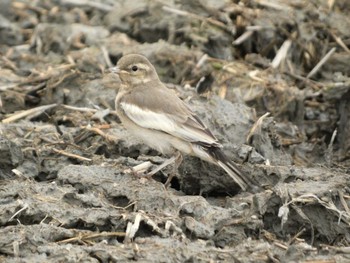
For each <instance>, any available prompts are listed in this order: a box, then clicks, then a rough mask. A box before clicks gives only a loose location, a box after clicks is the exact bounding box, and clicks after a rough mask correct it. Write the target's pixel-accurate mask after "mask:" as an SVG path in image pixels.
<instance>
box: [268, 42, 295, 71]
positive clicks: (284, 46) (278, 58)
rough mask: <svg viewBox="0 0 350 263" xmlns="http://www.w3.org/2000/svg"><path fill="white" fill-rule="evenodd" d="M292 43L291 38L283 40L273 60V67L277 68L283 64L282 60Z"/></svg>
mask: <svg viewBox="0 0 350 263" xmlns="http://www.w3.org/2000/svg"><path fill="white" fill-rule="evenodd" d="M291 45H292V40H290V39H287V40H286V41H284V42H283V44H282V46H281V47H280V49H279V50H278V52H277V54H276V56H275V58H274V59H273V60H272V62H271V66H272V67H273V68H277V67H278V66H279V65H280V64H281V62H282V61H283V60H284V59H285V58H286V56H287V54H288V51H289V49H290V47H291Z"/></svg>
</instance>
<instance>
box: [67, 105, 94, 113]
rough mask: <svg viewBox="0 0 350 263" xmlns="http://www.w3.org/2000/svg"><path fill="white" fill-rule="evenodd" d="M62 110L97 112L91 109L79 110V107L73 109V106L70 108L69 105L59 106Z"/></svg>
mask: <svg viewBox="0 0 350 263" xmlns="http://www.w3.org/2000/svg"><path fill="white" fill-rule="evenodd" d="M61 106H62V107H63V108H65V109H67V110H74V111H82V112H93V113H95V112H97V111H98V110H96V109H91V108H81V107H74V106H70V105H64V104H62V105H61Z"/></svg>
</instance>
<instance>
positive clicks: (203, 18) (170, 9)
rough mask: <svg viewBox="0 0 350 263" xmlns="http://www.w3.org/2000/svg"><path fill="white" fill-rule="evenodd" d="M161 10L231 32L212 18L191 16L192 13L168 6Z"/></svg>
mask: <svg viewBox="0 0 350 263" xmlns="http://www.w3.org/2000/svg"><path fill="white" fill-rule="evenodd" d="M162 9H163V10H164V11H167V12H169V13H173V14H176V15H179V16H186V17H190V18H194V19H197V20H200V21H203V22H208V23H210V24H212V25H214V26H217V27H219V28H221V29H224V30H226V31H228V32H231V31H232V30H230V29H229V28H228V27H227V26H226V25H225V24H224V23H222V22H220V21H218V20H215V19H212V18H210V17H209V18H207V17H202V16H200V15H197V14H193V13H190V12H187V11H183V10H179V9H176V8H172V7H169V6H163V7H162Z"/></svg>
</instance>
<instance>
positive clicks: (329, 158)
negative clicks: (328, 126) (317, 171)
mask: <svg viewBox="0 0 350 263" xmlns="http://www.w3.org/2000/svg"><path fill="white" fill-rule="evenodd" d="M336 136H337V129H335V130H334V132H333V134H332V138H331V141H330V142H329V145H328V148H327V150H326V154H325V159H326V162H327V165H328V166H331V164H332V157H333V143H334V140H335V137H336Z"/></svg>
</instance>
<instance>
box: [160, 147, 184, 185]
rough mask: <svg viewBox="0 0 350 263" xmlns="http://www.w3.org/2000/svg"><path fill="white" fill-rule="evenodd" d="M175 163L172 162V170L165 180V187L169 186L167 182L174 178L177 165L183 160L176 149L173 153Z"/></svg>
mask: <svg viewBox="0 0 350 263" xmlns="http://www.w3.org/2000/svg"><path fill="white" fill-rule="evenodd" d="M174 158H175V163H174V170H173V172H172V173H171V174H170V175H169V176H168V179H167V180H166V182H165V184H164V186H165V188H167V187H168V186H169V184H170V183H171V180H172V179H173V178H174V176H175V175H176V174H177V173H178V169H179V166H180V164H181V163H182V160H183V157H182V154H181V152H179V151H177V152H176V153H175V156H174Z"/></svg>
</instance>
